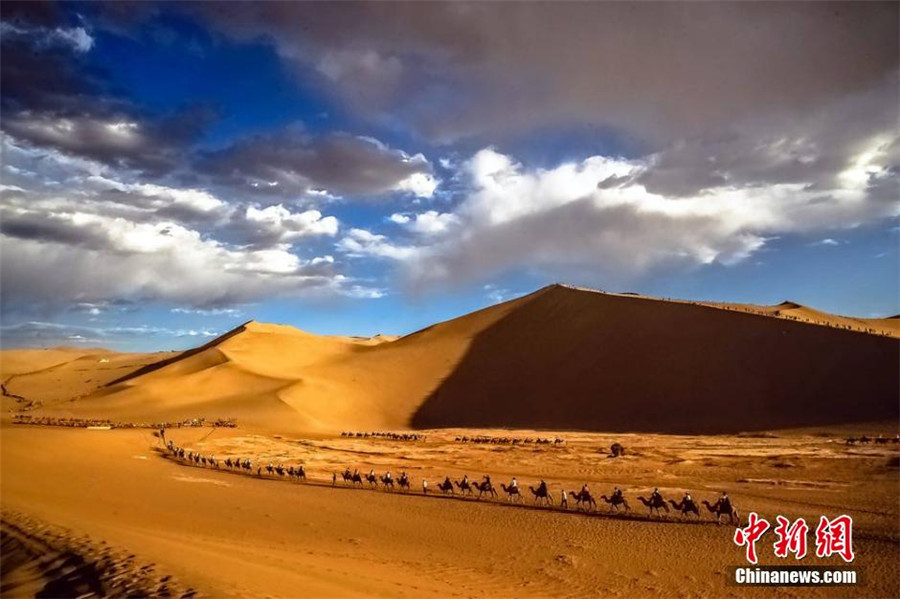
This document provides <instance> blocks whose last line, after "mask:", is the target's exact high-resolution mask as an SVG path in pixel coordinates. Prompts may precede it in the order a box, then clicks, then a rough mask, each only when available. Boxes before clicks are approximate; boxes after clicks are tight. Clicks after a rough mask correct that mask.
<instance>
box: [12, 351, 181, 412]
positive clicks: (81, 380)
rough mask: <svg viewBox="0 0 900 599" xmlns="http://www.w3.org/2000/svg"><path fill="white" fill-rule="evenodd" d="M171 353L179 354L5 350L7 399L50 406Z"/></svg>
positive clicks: (88, 391)
mask: <svg viewBox="0 0 900 599" xmlns="http://www.w3.org/2000/svg"><path fill="white" fill-rule="evenodd" d="M172 355H176V356H177V355H178V353H177V352H163V353H148V354H120V353H114V352H111V351H109V350H106V349H76V348H53V349H13V350H5V351H3V352H0V377H2V382H3V389H4V392H5V393H6V394H7V396H6V397H7V398H8V397H10V396H13V397H14V396H19V397H24V398H26V399H27V400H30V401H40V402H43V403H44V404H45V405H49V404H53V403H56V402H62V401H68V400H70V399H73V398H79V397H82V396H85V395H88V394H90V393H92V392H94V391H96V390H97V389H100V388H102V387H104V386H105V385H107V384H108V383H110V382H111V381H113V380H115V379H118V378H120V377H122V376H125V375H127V374H129V373H132V372H134V371H136V370H139V369H141V368H142V367H145V366H147V365H148V364H154V363H157V362H159V361H160V360H161V359H164V358H166V357H167V356H172ZM4 405H5V404H4Z"/></svg>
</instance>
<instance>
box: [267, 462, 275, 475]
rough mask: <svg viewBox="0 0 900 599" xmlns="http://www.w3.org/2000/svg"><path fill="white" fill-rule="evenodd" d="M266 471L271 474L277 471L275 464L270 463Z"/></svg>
mask: <svg viewBox="0 0 900 599" xmlns="http://www.w3.org/2000/svg"><path fill="white" fill-rule="evenodd" d="M266 472H268V473H269V474H272V473H273V472H275V466H273V465H272V464H269V465H268V466H266Z"/></svg>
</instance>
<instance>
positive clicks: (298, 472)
mask: <svg viewBox="0 0 900 599" xmlns="http://www.w3.org/2000/svg"><path fill="white" fill-rule="evenodd" d="M294 476H296V477H297V480H304V481H305V480H306V470H304V469H303V466H297V467H296V468H294Z"/></svg>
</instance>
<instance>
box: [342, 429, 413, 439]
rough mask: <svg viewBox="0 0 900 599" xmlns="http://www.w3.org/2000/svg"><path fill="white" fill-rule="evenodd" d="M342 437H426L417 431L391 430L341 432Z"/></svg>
mask: <svg viewBox="0 0 900 599" xmlns="http://www.w3.org/2000/svg"><path fill="white" fill-rule="evenodd" d="M341 436H342V437H356V438H358V439H369V438H376V439H390V440H391V441H425V440H426V439H427V438H428V437H427V436H425V435H420V434H418V433H391V432H383V431H375V432H369V433H360V432H353V431H348V432H342V433H341Z"/></svg>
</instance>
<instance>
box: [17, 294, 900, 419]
mask: <svg viewBox="0 0 900 599" xmlns="http://www.w3.org/2000/svg"><path fill="white" fill-rule="evenodd" d="M785 311H790V313H791V315H796V314H801V313H802V314H804V315H805V316H804V318H801V319H799V320H795V319H793V318H788V317H786V315H785V314H784V312H785ZM804 311H805V312H804ZM775 312H779V314H775ZM775 316H777V317H775ZM807 317H808V318H809V319H814V321H815V323H817V324H813V321H812V320H810V321H807ZM842 318H843V317H832V315H828V314H824V313H820V312H816V311H813V310H811V309H808V308H804V307H802V306H799V305H792V306H790V307H788V306H786V305H784V304H782V305H780V306H772V307H766V306H738V305H724V304H714V305H713V304H702V303H693V302H674V301H666V300H659V299H652V298H645V297H641V296H635V295H631V294H618V295H617V294H606V293H600V292H595V291H590V290H581V289H575V288H570V287H564V286H559V285H555V286H550V287H546V288H544V289H541V290H539V291H537V292H535V293H532V294H530V295H527V296H524V297H522V298H519V299H516V300H512V301H509V302H506V303H503V304H499V305H496V306H492V307H489V308H486V309H484V310H480V311H478V312H473V313H471V314H468V315H465V316H462V317H460V318H456V319H453V320H450V321H447V322H444V323H440V324H437V325H434V326H431V327H428V328H426V329H423V330H421V331H418V332H416V333H413V334H410V335H407V336H405V337H401V338H399V339H394V338H387V337H373V338H357V337H324V336H319V335H313V334H310V333H305V332H303V331H300V330H297V329H294V328H292V327H288V326H281V325H270V324H261V323H257V322H249V323H246V324H245V325H242V326H240V327H238V328H236V329H234V330H233V331H230V332H229V333H226V334H225V335H223V336H221V337H219V338H217V339H216V340H214V341H212V342H210V343H208V344H206V345H204V346H201V347H199V348H196V349H194V350H189V351H186V352H182V353H180V354H177V355H168V356H165V359H163V360H157V361H156V362H155V363H152V364H147V365H145V366H144V367H143V368H140V367H137V366H133V367H131V368H130V369H123V371H122V373H121V375H120V376H119V377H112V376H110V377H108V378H107V379H106V381H107V382H108V383H109V384H108V385H107V386H105V387H103V388H102V389H100V390H99V391H97V392H95V393H93V394H91V395H89V396H88V397H85V398H82V399H79V400H78V401H75V402H70V403H66V404H59V405H57V406H56V407H55V409H57V410H61V409H64V410H65V413H66V414H68V415H73V416H98V417H108V418H116V419H121V420H132V421H134V420H140V421H148V420H160V419H167V420H169V419H181V418H193V417H198V416H203V417H206V418H219V417H233V418H237V419H238V420H239V422H240V423H241V425H242V426H244V427H247V428H251V429H253V428H255V429H259V430H266V431H294V430H304V431H315V430H322V431H335V430H346V429H354V430H359V429H366V430H373V429H387V428H392V429H395V428H403V427H409V426H413V427H423V428H432V427H446V426H478V427H527V428H539V429H540V428H548V429H592V430H613V431H615V430H629V431H660V432H676V433H678V432H684V433H688V432H693V433H704V432H731V431H739V430H754V429H775V428H788V427H796V426H811V425H817V424H838V423H847V422H859V421H873V420H883V419H892V420H896V419H897V417H898V395H900V393H898V385H900V383H898V379H900V343H898V340H897V339H896V338H890V337H887V336H884V335H878V334H868V333H864V332H860V331H856V330H849V329H848V328H847V327H849V326H850V325H851V324H852V323H851V321H852V322H855V323H857V324H859V323H861V322H863V321H861V320H856V319H842ZM829 319H831V320H829ZM885 320H891V319H885ZM822 325H828V326H822ZM850 328H853V327H850ZM116 359H117V358H116ZM91 360H93V363H94V365H95V367H97V366H100V364H97V361H96V359H95V358H93V357H92V358H91ZM76 362H77V361H76ZM68 364H70V362H66V363H65V364H64V365H63V366H62V367H68V366H66V365H68ZM62 367H61V366H54V368H62ZM28 392H29V390H28V389H25V390H24V391H23V394H24V395H27V394H28ZM57 413H59V412H57Z"/></svg>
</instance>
